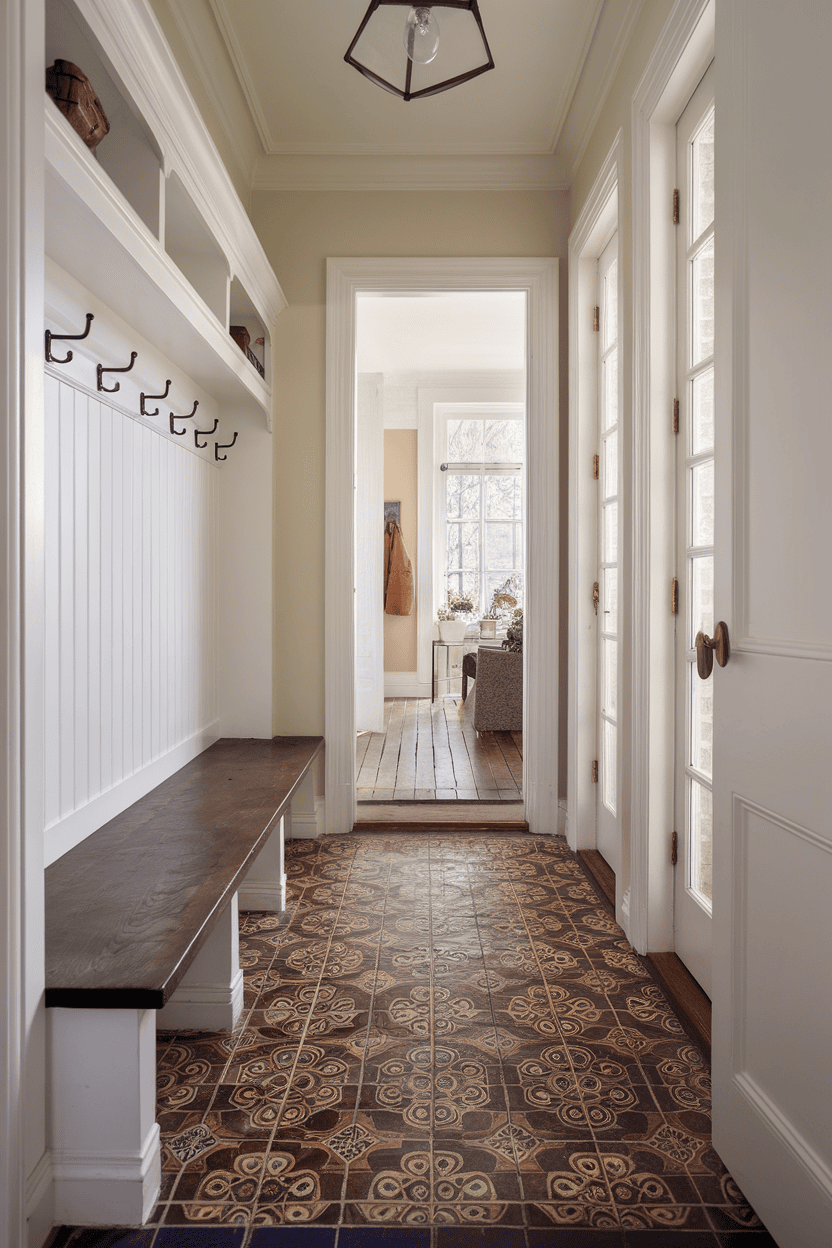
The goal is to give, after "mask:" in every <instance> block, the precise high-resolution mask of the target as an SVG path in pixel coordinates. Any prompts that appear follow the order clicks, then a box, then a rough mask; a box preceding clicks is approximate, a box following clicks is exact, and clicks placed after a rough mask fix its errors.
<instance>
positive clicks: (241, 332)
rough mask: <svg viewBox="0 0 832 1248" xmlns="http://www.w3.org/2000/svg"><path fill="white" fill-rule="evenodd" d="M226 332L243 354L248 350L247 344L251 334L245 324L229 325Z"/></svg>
mask: <svg viewBox="0 0 832 1248" xmlns="http://www.w3.org/2000/svg"><path fill="white" fill-rule="evenodd" d="M228 332H229V334H230V335H231V337H232V338H233V339H234V341H235V342H236V344H237V346H238V347H239V348H240V350H241V351H242V353H243V355H245V354H246V352H247V351H248V344H249V343H250V342H251V334H250V333H249V332H248V330H247V329H246V327H245V325H229V327H228Z"/></svg>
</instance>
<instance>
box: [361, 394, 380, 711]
mask: <svg viewBox="0 0 832 1248" xmlns="http://www.w3.org/2000/svg"><path fill="white" fill-rule="evenodd" d="M356 441H357V447H356V482H355V485H356V492H355V727H356V731H358V732H384V414H383V409H382V402H381V376H380V374H375V373H372V374H370V373H363V374H361V375H360V376H359V378H358V402H357V405H356Z"/></svg>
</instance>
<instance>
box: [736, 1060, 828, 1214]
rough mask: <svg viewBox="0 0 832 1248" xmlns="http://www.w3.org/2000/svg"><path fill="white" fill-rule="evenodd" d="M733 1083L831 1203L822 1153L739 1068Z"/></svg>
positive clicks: (826, 1168) (825, 1164) (825, 1165)
mask: <svg viewBox="0 0 832 1248" xmlns="http://www.w3.org/2000/svg"><path fill="white" fill-rule="evenodd" d="M734 1086H735V1087H736V1089H737V1091H738V1092H739V1093H740V1094H741V1095H742V1096H743V1097H745V1099H746V1101H747V1102H748V1104H749V1105H750V1106H751V1108H752V1109H753V1110H754V1111H755V1112H756V1113H757V1114H759V1116H760V1117H761V1118H762V1120H763V1122H764V1123H765V1125H766V1128H767V1129H768V1130H769V1131H771V1133H772V1134H773V1135H775V1136H776V1137H777V1139H778V1140H779V1142H780V1144H781V1145H782V1147H783V1148H785V1149H787V1150H788V1151H789V1153H791V1155H792V1156H793V1157H794V1159H795V1160H796V1161H797V1162H798V1164H799V1165H800V1166H801V1167H802V1168H803V1169H804V1170H806V1171H808V1173H809V1174H810V1175H811V1176H812V1178H813V1179H814V1180H815V1182H816V1183H817V1185H818V1187H820V1188H821V1189H822V1190H823V1191H824V1192H825V1194H826V1197H827V1199H828V1200H829V1201H830V1203H832V1168H830V1167H829V1165H827V1163H826V1161H825V1160H824V1159H823V1157H821V1156H820V1154H819V1153H818V1152H816V1151H815V1149H814V1148H812V1146H811V1144H809V1143H808V1142H807V1140H805V1139H804V1137H803V1136H802V1135H801V1134H800V1132H799V1131H797V1130H796V1129H795V1127H794V1124H793V1123H792V1122H791V1121H790V1120H789V1119H788V1118H787V1117H786V1116H785V1114H782V1113H781V1112H780V1110H779V1109H778V1108H777V1106H776V1105H775V1103H774V1101H772V1100H771V1098H770V1097H768V1096H766V1094H765V1092H764V1091H763V1089H762V1088H761V1087H760V1085H759V1084H758V1083H757V1082H756V1080H754V1079H752V1077H751V1076H750V1075H749V1074H748V1073H747V1072H746V1071H743V1072H741V1073H739V1074H736V1075H735V1076H734Z"/></svg>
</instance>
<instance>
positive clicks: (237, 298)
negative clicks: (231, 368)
mask: <svg viewBox="0 0 832 1248" xmlns="http://www.w3.org/2000/svg"><path fill="white" fill-rule="evenodd" d="M228 324H229V328H230V327H231V326H232V325H245V327H246V329H247V330H248V332H249V334H250V335H251V342H250V343H249V350H250V351H251V352H252V354H253V355H254V356H255V357H256V358H257V359H258V360H259V361H260V363H261V364H262V366H263V371H264V373H265V378H266V381H271V363H272V361H271V336H270V334H269V329H268V326H267V325H266V323H265V321H264V319H263V317H262V316H261V315H260V313H259V312H258V311H257V309H256V307H255V306H254V303H253V301H252V299H251V297H250V296H249V293H248V291H247V290H246V288H245V286H244V285H243V283H242V282H241V281H240V279H239V277H236V276H234V277H232V279H231V297H230V310H229V314H228ZM260 338H262V339H263V341H262V342H259V341H258V339H260ZM254 367H255V366H254V365H252V368H254Z"/></svg>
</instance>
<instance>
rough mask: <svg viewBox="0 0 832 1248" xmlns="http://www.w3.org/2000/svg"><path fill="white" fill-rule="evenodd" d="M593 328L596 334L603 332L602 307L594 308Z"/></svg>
mask: <svg viewBox="0 0 832 1248" xmlns="http://www.w3.org/2000/svg"><path fill="white" fill-rule="evenodd" d="M592 328H593V330H594V332H595V333H596V334H599V333H600V332H601V309H600V308H593V309H592Z"/></svg>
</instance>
